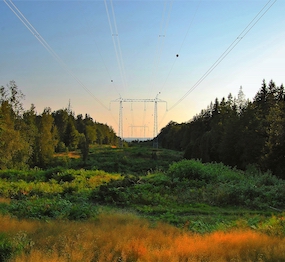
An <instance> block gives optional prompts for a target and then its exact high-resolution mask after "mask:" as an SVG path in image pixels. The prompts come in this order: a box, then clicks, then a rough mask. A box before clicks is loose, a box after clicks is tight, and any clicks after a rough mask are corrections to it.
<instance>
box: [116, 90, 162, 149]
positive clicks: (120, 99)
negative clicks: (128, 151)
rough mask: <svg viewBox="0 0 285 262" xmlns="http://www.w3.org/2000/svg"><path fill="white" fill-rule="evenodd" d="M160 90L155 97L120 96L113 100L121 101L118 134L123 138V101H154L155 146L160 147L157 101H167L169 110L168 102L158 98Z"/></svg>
mask: <svg viewBox="0 0 285 262" xmlns="http://www.w3.org/2000/svg"><path fill="white" fill-rule="evenodd" d="M159 94H160V92H159V93H158V94H157V95H156V97H155V98H154V99H151V98H146V99H132V98H122V97H119V98H117V99H115V100H112V101H111V102H119V103H120V107H119V132H118V136H119V137H120V138H121V139H122V140H123V103H142V102H143V103H154V114H153V117H154V119H153V120H154V126H153V139H154V144H153V147H155V148H158V141H157V134H158V124H157V103H166V111H167V102H166V101H164V100H161V99H159V98H158V96H159Z"/></svg>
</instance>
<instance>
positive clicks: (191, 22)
mask: <svg viewBox="0 0 285 262" xmlns="http://www.w3.org/2000/svg"><path fill="white" fill-rule="evenodd" d="M200 3H201V0H199V2H198V5H197V7H196V10H195V12H194V15H193V17H192V20H191V21H190V23H189V26H188V29H187V32H186V34H185V36H184V39H183V41H182V43H181V46H180V48H179V49H178V53H177V55H176V57H175V58H174V60H173V63H172V66H171V68H170V70H169V72H168V75H167V76H166V78H165V81H164V83H163V85H162V87H161V89H160V92H162V90H163V88H164V87H165V84H166V82H167V80H168V78H169V76H170V74H171V72H172V70H173V68H174V65H175V63H176V61H177V58H178V57H179V54H180V52H181V49H182V47H183V45H184V43H185V40H186V37H187V36H188V34H189V31H190V28H191V27H192V24H193V21H194V19H195V17H196V14H197V12H198V9H199V6H200Z"/></svg>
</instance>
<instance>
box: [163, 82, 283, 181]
mask: <svg viewBox="0 0 285 262" xmlns="http://www.w3.org/2000/svg"><path fill="white" fill-rule="evenodd" d="M158 141H159V144H160V146H162V147H164V148H168V149H175V150H181V151H184V150H185V154H184V157H185V158H187V159H191V158H195V159H200V160H201V161H203V162H223V163H224V164H226V165H230V166H232V167H237V168H240V169H246V168H248V167H249V166H252V165H255V166H256V167H257V168H260V169H261V170H262V171H266V170H271V171H272V172H273V173H274V174H275V175H277V176H278V177H280V178H285V92H284V86H283V84H281V85H280V86H277V85H276V84H275V83H274V82H273V80H271V81H270V82H269V83H268V84H267V83H266V82H265V80H263V82H262V85H261V88H260V90H259V91H258V92H257V94H256V95H255V97H254V99H253V101H249V100H246V99H245V96H244V93H243V91H242V88H241V89H240V90H239V93H238V97H237V98H234V97H233V96H232V95H231V94H229V95H228V97H227V99H226V98H222V100H221V101H219V100H218V98H216V99H215V102H214V103H211V104H210V105H209V106H208V108H207V109H204V110H202V111H201V113H200V114H198V115H196V116H195V117H194V118H193V119H192V120H191V121H189V122H187V123H182V124H178V123H175V122H170V123H169V124H168V125H167V126H166V127H164V128H163V129H162V130H161V132H160V134H159V136H158Z"/></svg>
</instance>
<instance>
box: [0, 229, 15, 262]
mask: <svg viewBox="0 0 285 262" xmlns="http://www.w3.org/2000/svg"><path fill="white" fill-rule="evenodd" d="M12 254H13V244H12V242H11V241H10V240H9V238H8V237H7V236H6V235H5V234H4V233H1V232H0V262H4V261H8V259H9V258H10V257H11V256H12Z"/></svg>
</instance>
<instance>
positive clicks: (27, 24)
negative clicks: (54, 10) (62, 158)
mask: <svg viewBox="0 0 285 262" xmlns="http://www.w3.org/2000/svg"><path fill="white" fill-rule="evenodd" d="M3 1H4V2H5V4H6V5H7V6H8V7H9V8H10V9H11V11H12V12H13V13H14V14H15V15H16V16H17V17H18V18H19V20H20V21H21V22H22V23H23V24H24V26H25V27H26V28H27V29H28V30H29V31H30V32H31V33H32V34H33V35H34V37H35V38H36V39H37V40H38V41H39V42H40V43H41V45H42V46H43V47H44V48H45V49H46V50H47V51H48V52H49V53H50V54H51V55H52V56H53V58H54V59H55V60H56V61H57V62H58V63H59V65H60V66H61V67H62V68H63V69H64V70H65V71H66V72H67V73H68V74H69V75H70V76H71V77H72V78H73V79H74V80H75V81H76V82H77V83H78V84H79V85H80V86H81V87H82V88H83V89H85V91H86V92H87V93H88V94H89V95H90V96H91V97H92V98H94V99H95V100H96V101H97V102H98V103H99V104H100V105H101V106H102V107H104V108H105V109H107V110H108V108H107V107H106V106H105V105H104V104H103V103H102V102H101V101H100V100H99V99H98V98H97V97H95V96H94V95H93V94H92V92H91V91H90V90H89V89H88V88H87V87H86V86H85V85H84V84H83V83H82V82H81V81H80V80H79V79H78V78H77V77H76V75H74V74H73V72H72V71H71V70H70V69H69V67H68V66H67V65H66V63H64V61H63V60H62V59H61V58H60V57H59V56H58V55H57V53H56V52H55V51H54V50H53V49H52V48H51V46H50V45H49V44H48V43H47V42H46V41H45V39H44V38H43V37H42V36H41V34H40V33H39V32H38V31H37V30H36V29H35V28H34V27H33V25H32V24H31V23H30V22H29V21H28V19H27V18H26V17H25V16H24V15H23V14H22V13H21V11H20V10H19V9H18V8H17V7H16V5H15V4H14V3H13V2H12V0H9V3H8V2H7V1H6V0H3ZM10 4H11V5H10Z"/></svg>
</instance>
